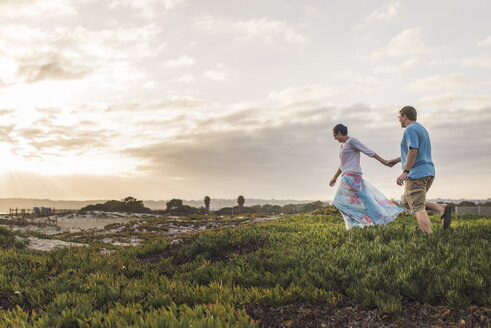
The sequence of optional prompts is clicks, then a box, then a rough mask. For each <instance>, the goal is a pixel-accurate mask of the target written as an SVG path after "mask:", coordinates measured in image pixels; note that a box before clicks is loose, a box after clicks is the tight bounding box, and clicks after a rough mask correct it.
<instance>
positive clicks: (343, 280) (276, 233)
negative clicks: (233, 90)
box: [0, 211, 491, 327]
mask: <svg viewBox="0 0 491 328" xmlns="http://www.w3.org/2000/svg"><path fill="white" fill-rule="evenodd" d="M323 213H325V214H319V215H296V216H289V217H284V218H281V219H278V220H275V221H271V222H266V223H261V224H252V225H247V226H240V227H235V228H226V229H218V230H215V231H210V232H203V233H195V234H192V235H189V236H186V237H183V239H182V240H181V241H180V242H179V243H171V242H170V240H167V239H165V237H164V236H163V235H161V237H160V238H158V237H157V236H158V234H156V233H152V238H149V239H146V241H145V243H144V244H143V245H141V246H128V247H115V248H114V249H115V251H113V252H111V253H109V254H107V253H102V252H101V250H102V246H101V244H100V243H98V242H97V238H99V237H94V238H95V239H94V242H92V241H91V240H90V238H88V239H87V241H89V243H90V245H89V247H84V248H65V249H58V250H55V251H51V252H41V251H34V250H30V249H26V248H25V247H22V245H21V244H16V242H15V236H14V235H13V233H12V232H10V231H8V230H6V229H0V326H11V327H115V326H134V327H162V326H168V327H189V326H197V327H256V326H259V323H258V322H256V321H254V320H253V319H252V318H251V317H250V316H249V315H248V314H247V312H246V310H245V309H246V308H247V307H248V306H251V305H252V306H264V307H266V306H286V305H292V304H297V303H302V304H311V305H322V306H326V307H335V306H337V305H338V304H339V303H340V302H343V300H344V299H346V298H350V299H353V300H354V301H355V302H357V303H358V304H361V305H362V306H363V307H364V308H366V309H379V310H381V311H383V312H385V313H389V314H395V315H396V314H397V313H401V312H403V311H404V307H403V304H404V302H418V303H422V304H428V305H429V306H443V307H448V308H456V309H466V308H468V307H469V306H479V307H489V305H490V303H491V288H490V277H491V268H490V261H489V259H490V258H491V248H490V245H489V238H490V235H491V219H490V218H489V217H480V216H470V215H455V216H454V219H453V222H452V227H451V228H450V229H449V230H446V231H444V230H442V228H441V227H440V226H439V225H438V217H436V216H434V217H432V222H433V223H434V233H433V235H432V236H429V237H428V236H426V235H424V234H422V233H421V232H420V230H419V228H418V227H417V223H416V219H415V218H414V216H413V215H407V214H403V215H401V216H400V217H399V218H398V219H397V220H396V221H395V222H393V223H390V224H389V225H387V226H384V227H370V228H365V229H355V230H353V231H350V232H348V231H346V230H345V229H344V223H343V220H342V218H341V216H340V215H339V214H337V213H336V212H334V211H324V212H323ZM156 222H157V221H156ZM159 224H160V222H159ZM149 230H151V229H149ZM122 233H124V235H125V236H127V234H128V231H126V232H122ZM12 245H15V246H12Z"/></svg>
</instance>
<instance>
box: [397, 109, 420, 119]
mask: <svg viewBox="0 0 491 328" xmlns="http://www.w3.org/2000/svg"><path fill="white" fill-rule="evenodd" d="M399 114H401V116H402V115H406V116H407V118H408V119H410V120H411V121H416V118H417V116H418V114H417V113H416V109H415V108H414V107H413V106H404V107H402V108H401V109H400V110H399Z"/></svg>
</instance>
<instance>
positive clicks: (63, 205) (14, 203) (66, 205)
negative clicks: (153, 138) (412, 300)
mask: <svg viewBox="0 0 491 328" xmlns="http://www.w3.org/2000/svg"><path fill="white" fill-rule="evenodd" d="M108 200H110V199H100V200H82V201H77V200H51V199H36V198H0V212H1V213H5V212H8V211H9V208H14V209H15V208H18V209H29V208H32V207H34V206H46V207H54V208H58V209H73V210H78V209H81V208H82V207H85V206H87V205H95V204H102V203H105V202H107V201H108ZM117 200H119V199H117ZM464 200H468V201H472V202H474V203H476V204H478V203H484V202H487V201H488V202H489V201H491V198H488V199H457V200H455V199H453V200H452V199H441V198H438V199H432V200H429V201H431V202H446V203H447V202H450V203H455V204H458V203H460V202H462V201H464ZM168 201H169V200H144V201H143V204H144V205H145V206H146V207H148V208H150V209H152V210H161V209H165V208H166V204H167V202H168ZM314 201H316V200H295V199H259V198H246V199H245V203H244V206H254V205H264V204H270V205H279V206H284V205H287V204H305V203H311V202H314ZM182 202H183V204H184V205H189V206H192V207H198V208H199V207H202V206H204V201H203V200H184V199H183V200H182ZM323 202H325V203H329V204H332V201H325V200H323ZM236 205H237V199H236V198H234V199H223V198H217V199H214V198H212V199H211V202H210V209H212V210H217V209H219V208H223V207H232V206H236Z"/></svg>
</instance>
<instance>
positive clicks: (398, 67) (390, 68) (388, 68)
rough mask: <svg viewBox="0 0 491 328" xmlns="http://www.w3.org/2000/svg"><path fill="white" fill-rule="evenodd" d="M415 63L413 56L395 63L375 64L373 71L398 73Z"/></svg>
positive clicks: (416, 61) (413, 65)
mask: <svg viewBox="0 0 491 328" xmlns="http://www.w3.org/2000/svg"><path fill="white" fill-rule="evenodd" d="M417 64H418V60H417V59H415V58H411V59H407V60H404V61H403V62H402V63H398V64H395V65H390V64H385V65H380V66H376V67H375V68H374V69H373V71H374V72H375V73H400V72H403V71H407V70H409V69H411V68H413V67H415V66H416V65H417Z"/></svg>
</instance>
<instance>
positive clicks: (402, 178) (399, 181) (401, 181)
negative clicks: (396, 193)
mask: <svg viewBox="0 0 491 328" xmlns="http://www.w3.org/2000/svg"><path fill="white" fill-rule="evenodd" d="M406 178H407V173H406V172H402V173H401V175H400V176H399V177H397V180H396V183H397V184H398V185H399V186H402V185H404V181H405V180H406Z"/></svg>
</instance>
